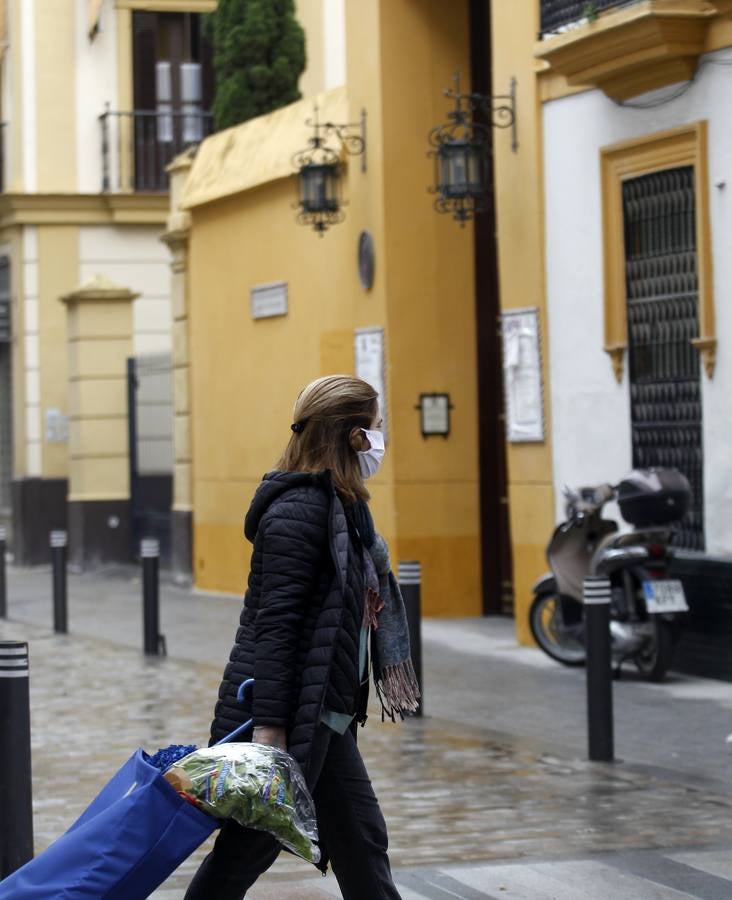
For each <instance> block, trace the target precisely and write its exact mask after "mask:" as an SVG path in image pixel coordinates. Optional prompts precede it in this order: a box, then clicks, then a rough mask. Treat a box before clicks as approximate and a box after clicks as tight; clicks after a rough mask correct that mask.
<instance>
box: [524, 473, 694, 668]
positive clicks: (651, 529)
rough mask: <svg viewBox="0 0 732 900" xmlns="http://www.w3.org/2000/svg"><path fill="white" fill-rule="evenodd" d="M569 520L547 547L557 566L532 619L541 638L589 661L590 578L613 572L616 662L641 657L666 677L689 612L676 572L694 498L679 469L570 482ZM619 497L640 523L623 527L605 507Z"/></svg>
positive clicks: (627, 514)
mask: <svg viewBox="0 0 732 900" xmlns="http://www.w3.org/2000/svg"><path fill="white" fill-rule="evenodd" d="M565 499H566V505H565V509H566V520H565V521H564V522H562V523H561V524H560V525H558V526H557V528H556V529H555V531H554V534H553V535H552V538H551V540H550V541H549V545H548V547H547V560H548V562H549V566H550V569H551V572H549V573H547V574H546V575H543V576H542V577H541V578H540V579H539V580H538V581H537V582H536V584H535V585H534V587H533V592H534V600H533V602H532V604H531V608H530V611H529V624H530V627H531V633H532V634H533V636H534V639H535V640H536V643H537V644H538V645H539V646H540V647H541V649H542V650H543V651H544V652H545V653H547V654H548V655H549V656H551V657H552V659H555V660H557V661H558V662H560V663H563V664H564V665H568V666H580V665H584V662H585V655H586V654H585V627H584V611H583V604H582V593H583V581H584V579H585V577H586V576H588V575H606V576H607V577H608V578H609V579H610V588H611V600H610V635H611V647H612V658H613V666H614V668H615V673H616V675H618V676H619V674H620V668H621V666H622V664H623V662H624V661H626V660H631V661H632V662H633V663H635V665H636V667H637V668H638V671H639V672H640V674H641V676H642V677H643V678H645V679H646V680H648V681H661V680H663V678H664V677H665V675H666V672H667V671H668V669H669V667H670V666H671V663H672V659H673V654H674V647H675V645H676V642H677V640H678V637H679V635H680V633H681V628H682V623H683V617H684V614H685V613H686V612H688V609H689V607H688V605H687V602H686V597H685V593H684V588H683V585H682V584H681V582H680V581H679V580H678V579H675V578H670V577H669V572H668V569H669V564H670V562H671V559H672V556H673V549H672V547H671V541H672V539H673V534H674V529H675V526H676V525H677V524H678V522H680V521H681V519H682V518H683V517H684V515H685V514H686V511H687V510H688V508H689V503H690V499H691V489H690V487H689V482H688V481H687V479H686V478H685V477H684V476H683V475H682V474H681V472H679V471H678V470H676V469H660V468H659V469H634V470H633V471H632V472H631V473H630V474H629V475H627V476H626V477H625V478H624V479H623V480H622V481H621V482H620V483H619V484H618V485H615V486H613V485H610V484H602V485H599V486H597V487H583V488H579V489H577V490H571V489H569V488H565ZM610 500H617V501H618V505H619V507H620V513H621V515H622V517H623V519H624V520H625V521H626V522H628V523H629V524H631V525H632V526H633V530H632V531H630V532H626V533H621V532H620V530H619V528H618V524H617V522H615V521H613V520H611V519H606V518H603V515H602V510H603V507H604V506H605V504H606V503H608V502H609V501H610Z"/></svg>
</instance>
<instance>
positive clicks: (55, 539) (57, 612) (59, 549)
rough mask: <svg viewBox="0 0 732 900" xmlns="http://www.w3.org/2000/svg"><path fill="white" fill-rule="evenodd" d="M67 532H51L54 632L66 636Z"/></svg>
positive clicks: (67, 626)
mask: <svg viewBox="0 0 732 900" xmlns="http://www.w3.org/2000/svg"><path fill="white" fill-rule="evenodd" d="M66 543H67V539H66V532H65V531H52V532H51V571H52V573H53V630H54V631H55V632H56V634H66V633H67V632H68V630H69V614H68V593H67V590H66Z"/></svg>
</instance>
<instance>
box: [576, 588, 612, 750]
mask: <svg viewBox="0 0 732 900" xmlns="http://www.w3.org/2000/svg"><path fill="white" fill-rule="evenodd" d="M583 599H584V604H585V610H584V611H585V638H586V647H587V734H588V742H589V755H590V759H591V760H592V761H593V762H612V761H613V759H614V749H613V680H612V651H611V643H610V579H609V578H606V577H605V576H604V575H593V576H589V577H587V578H585V580H584V596H583Z"/></svg>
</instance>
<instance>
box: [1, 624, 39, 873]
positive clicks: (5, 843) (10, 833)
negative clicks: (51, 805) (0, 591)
mask: <svg viewBox="0 0 732 900" xmlns="http://www.w3.org/2000/svg"><path fill="white" fill-rule="evenodd" d="M0 810H2V813H1V814H0V879H2V878H7V877H8V875H10V874H12V873H13V872H14V871H15V870H16V869H19V868H20V867H21V866H22V865H24V864H25V863H27V862H28V860H29V859H33V789H32V785H31V744H30V694H29V690H28V644H26V643H23V642H22V641H0Z"/></svg>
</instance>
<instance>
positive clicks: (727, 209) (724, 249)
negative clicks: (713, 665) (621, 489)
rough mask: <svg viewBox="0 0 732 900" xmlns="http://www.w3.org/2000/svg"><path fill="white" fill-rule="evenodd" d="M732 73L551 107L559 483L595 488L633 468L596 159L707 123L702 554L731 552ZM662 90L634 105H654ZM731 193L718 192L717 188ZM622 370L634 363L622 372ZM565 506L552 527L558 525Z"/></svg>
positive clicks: (718, 70) (548, 171) (730, 57)
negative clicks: (609, 343)
mask: <svg viewBox="0 0 732 900" xmlns="http://www.w3.org/2000/svg"><path fill="white" fill-rule="evenodd" d="M720 62H727V63H732V53H730V51H729V50H726V51H720V53H717V54H710V56H708V57H706V58H705V60H704V61H703V64H702V66H701V69H700V71H699V74H698V76H697V79H696V81H695V82H694V83H693V84H692V85H691V87H690V88H689V90H687V91H686V92H685V93H684V94H683V95H682V96H681V97H678V98H676V99H674V100H672V101H671V102H668V103H664V104H663V105H659V106H656V107H655V108H652V109H634V108H630V107H627V106H626V107H623V106H620V105H617V104H615V103H613V102H612V101H611V100H609V99H608V98H607V97H605V95H604V94H602V93H600V92H599V91H592V92H589V93H584V94H578V95H576V96H574V97H565V98H563V99H561V100H556V101H553V102H551V103H548V104H545V106H544V159H545V190H546V259H547V263H546V265H547V299H548V304H549V347H550V354H551V355H550V365H551V373H550V382H551V392H552V439H553V454H554V480H555V485H556V487H557V488H559V489H561V486H562V485H563V484H565V483H566V484H570V485H577V484H583V483H589V484H594V483H597V482H600V481H605V480H608V481H612V480H615V479H618V478H619V477H620V476H622V474H623V472H624V471H625V470H626V469H627V468H628V467H629V466H630V462H631V435H630V409H629V397H628V382H627V374H626V376H625V378H624V381H623V384H622V385H618V384H617V383H616V381H615V378H614V376H613V373H612V367H611V365H610V360H609V358H608V356H607V354H605V353H604V352H603V350H602V346H603V243H602V220H601V216H602V203H601V194H600V162H599V161H600V150H601V148H602V147H604V146H607V145H610V144H614V143H617V142H618V141H622V140H626V139H629V138H640V137H643V136H645V135H648V134H652V133H653V132H656V131H662V130H665V129H669V128H674V127H676V126H680V125H684V124H688V123H691V122H695V121H698V120H701V119H706V120H708V123H709V177H710V186H709V193H710V215H711V226H712V254H713V271H714V295H715V308H716V314H717V336H718V338H719V341H720V346H719V351H718V356H717V370H716V374H715V376H714V379H713V380H711V381H710V380H709V379H708V378H707V376H706V375H705V374H703V373H702V378H701V380H702V397H703V416H704V432H703V439H704V457H705V473H704V474H705V513H706V538H707V549H708V551H709V552H710V553H724V554H728V553H732V454H731V453H730V451H729V447H730V443H731V439H732V363H731V362H730V354H731V353H732V300H731V298H730V293H731V291H732V287H731V286H732V254H730V253H729V249H728V248H729V246H730V241H731V239H732V116H730V115H729V109H730V104H732V80H731V78H730V73H731V72H732V69H730V68H729V67H725V66H722V65H719V63H720ZM669 93H670V92H669V91H668V89H667V90H665V91H659V92H655V93H654V94H653V95H647V96H646V97H642V98H636V99H635V100H634V101H633V102H635V103H638V102H641V103H642V102H648V101H654V102H655V101H658V100H661V99H663V98H664V97H665V96H668V94H669ZM727 181H728V182H729V183H728V184H727V185H726V186H725V187H717V185H718V184H719V183H720V182H727ZM626 362H627V361H626ZM561 505H562V503H561V496H560V494H558V498H557V516H558V517H560V516H561V515H562V510H561Z"/></svg>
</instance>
